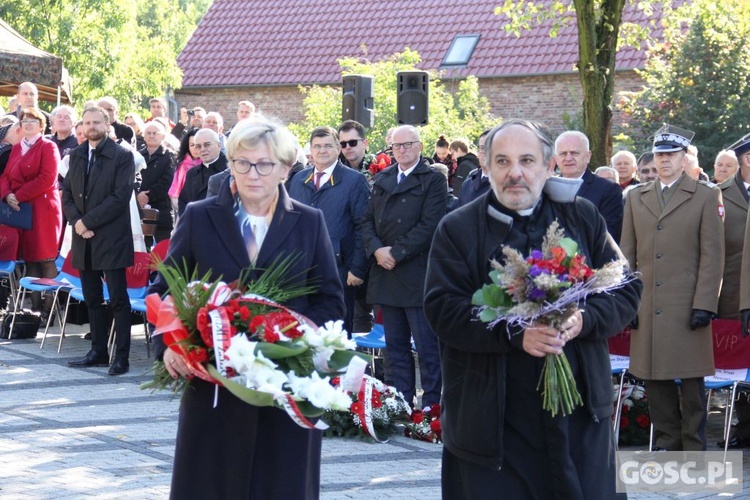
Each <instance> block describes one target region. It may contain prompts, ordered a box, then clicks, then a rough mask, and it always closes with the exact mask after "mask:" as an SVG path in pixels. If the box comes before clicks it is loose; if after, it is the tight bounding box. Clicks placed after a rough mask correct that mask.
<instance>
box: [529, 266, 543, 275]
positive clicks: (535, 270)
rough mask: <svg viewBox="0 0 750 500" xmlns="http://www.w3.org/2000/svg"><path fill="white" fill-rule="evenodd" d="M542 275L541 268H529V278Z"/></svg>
mask: <svg viewBox="0 0 750 500" xmlns="http://www.w3.org/2000/svg"><path fill="white" fill-rule="evenodd" d="M540 274H542V270H541V269H540V268H539V266H531V267H530V268H529V276H531V277H532V278H536V277H537V276H539V275H540Z"/></svg>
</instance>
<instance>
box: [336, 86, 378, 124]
mask: <svg viewBox="0 0 750 500" xmlns="http://www.w3.org/2000/svg"><path fill="white" fill-rule="evenodd" d="M373 80H374V78H373V77H371V76H364V75H346V76H345V77H344V80H343V84H342V91H343V94H342V97H341V120H342V121H346V120H355V121H358V122H359V123H361V124H362V126H363V127H365V128H370V127H372V126H373V124H374V122H373V114H372V110H373V108H374V105H375V97H374V94H373V88H374V87H373Z"/></svg>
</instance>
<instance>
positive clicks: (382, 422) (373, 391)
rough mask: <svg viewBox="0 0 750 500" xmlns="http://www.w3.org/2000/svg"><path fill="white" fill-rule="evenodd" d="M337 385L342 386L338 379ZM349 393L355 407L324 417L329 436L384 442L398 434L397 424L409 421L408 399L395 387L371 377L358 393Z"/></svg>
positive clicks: (364, 379)
mask: <svg viewBox="0 0 750 500" xmlns="http://www.w3.org/2000/svg"><path fill="white" fill-rule="evenodd" d="M333 384H334V385H335V386H338V385H340V379H339V378H338V377H337V378H334V379H333ZM348 394H349V397H350V398H351V399H350V402H351V405H350V406H349V408H348V409H347V410H346V411H341V410H333V409H332V410H328V411H326V412H325V413H324V414H323V417H322V419H323V421H325V423H326V424H328V429H326V431H325V433H324V434H325V435H326V436H340V437H365V436H369V437H371V438H372V439H374V440H375V441H377V442H379V443H384V442H386V441H387V439H385V440H383V439H382V438H383V437H385V436H388V435H390V434H393V433H394V432H396V423H397V422H398V421H401V420H403V421H407V420H408V416H409V414H410V413H411V408H409V405H408V404H407V403H406V400H405V399H404V396H403V395H402V394H401V393H400V392H398V391H397V390H396V388H395V387H393V386H390V385H386V384H384V383H383V382H381V381H380V380H378V379H376V378H374V377H371V376H369V375H365V376H364V378H363V379H362V385H361V386H360V388H359V389H358V390H356V391H349V392H348Z"/></svg>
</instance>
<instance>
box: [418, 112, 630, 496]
mask: <svg viewBox="0 0 750 500" xmlns="http://www.w3.org/2000/svg"><path fill="white" fill-rule="evenodd" d="M487 141H488V142H489V144H491V155H489V156H488V162H487V163H488V166H489V174H490V180H491V183H492V190H490V191H489V192H488V193H487V194H485V195H484V196H482V197H480V198H478V199H477V200H475V201H473V202H471V203H469V204H468V205H466V206H464V207H461V208H459V209H457V210H455V211H453V212H451V213H450V214H448V215H447V216H446V217H445V218H444V219H443V220H442V221H441V223H440V225H439V226H438V229H437V232H436V233H435V239H434V241H433V244H432V247H431V250H430V256H429V263H428V268H427V279H426V283H425V314H426V316H427V319H428V321H429V322H430V324H431V325H432V327H433V329H434V330H435V333H436V335H437V336H438V339H439V341H440V360H441V366H442V371H443V386H444V391H443V408H442V414H441V422H442V428H443V441H444V444H445V447H444V449H443V467H442V487H443V498H446V499H454V498H495V497H497V495H498V494H502V495H503V496H505V497H507V498H567V499H583V498H591V499H608V498H615V497H616V493H615V477H616V476H615V472H616V468H615V453H614V452H615V442H614V437H613V432H612V424H611V419H610V416H611V415H612V406H613V405H612V403H613V392H612V384H611V372H610V364H609V355H608V349H607V337H609V336H612V335H615V334H616V333H617V332H619V331H620V330H621V329H622V328H623V327H624V326H625V325H627V324H628V323H629V322H630V321H631V320H632V318H633V317H634V316H635V314H636V311H637V309H638V304H639V297H640V291H641V283H640V281H637V280H635V281H631V282H630V283H628V284H626V285H625V286H624V287H622V288H620V289H618V290H616V291H614V292H613V293H611V294H598V295H594V296H591V297H589V298H588V300H587V301H586V303H585V304H582V305H581V309H579V310H578V311H576V312H575V313H573V314H572V315H570V316H569V317H568V318H567V319H565V320H564V321H563V322H562V324H561V326H560V329H559V330H558V329H556V328H553V327H551V326H546V325H544V324H541V323H535V324H533V325H532V326H529V327H528V328H525V329H523V328H521V327H510V328H507V325H506V324H505V323H501V324H499V325H497V326H496V327H495V328H493V329H489V328H487V325H486V324H485V323H482V322H479V321H477V318H476V312H475V311H474V308H473V307H472V304H471V297H472V294H473V293H474V292H475V291H476V290H477V289H479V288H481V287H482V286H483V285H484V284H486V283H489V282H490V278H489V271H490V260H491V259H498V260H502V259H503V255H502V251H501V249H502V246H503V245H508V246H510V247H512V248H515V249H517V250H518V251H520V252H521V253H522V254H524V255H528V254H529V252H530V250H531V249H539V248H541V244H542V239H543V237H544V235H545V233H546V231H547V228H548V227H549V225H550V224H551V223H552V222H553V221H555V220H558V221H559V222H560V225H561V227H562V228H563V229H564V231H565V235H566V236H567V237H570V238H572V239H574V240H576V241H577V242H578V244H579V251H580V252H581V253H583V254H584V255H585V256H586V262H587V264H588V265H589V266H591V267H592V268H599V267H602V266H603V265H604V264H606V263H608V262H611V261H613V260H616V259H621V258H622V255H621V253H620V252H619V249H618V248H617V246H616V245H615V244H614V242H613V240H612V238H611V237H610V236H609V235H608V233H607V231H606V226H605V223H604V219H603V218H602V217H601V215H600V214H599V212H598V211H597V210H596V208H595V207H594V206H593V205H592V204H591V203H590V202H588V201H587V200H585V199H582V198H576V197H575V193H576V191H577V188H578V186H577V183H576V182H575V181H566V180H562V179H553V180H548V178H549V177H550V175H551V173H552V169H553V168H554V159H553V156H552V140H551V138H550V136H549V133H548V132H547V131H546V129H544V128H542V127H541V126H539V125H537V124H534V123H530V122H525V121H518V120H513V121H508V122H505V123H504V124H502V125H500V126H498V127H496V128H495V129H493V130H492V131H491V132H490V134H489V135H488V138H487ZM571 183H572V184H573V185H572V186H571V185H570V184H571ZM555 184H556V185H557V186H558V188H559V186H562V187H563V192H560V189H557V188H555V187H554V185H555ZM543 189H544V192H543ZM562 352H564V353H565V355H566V356H567V358H568V360H569V361H570V365H571V369H572V373H573V376H574V378H575V381H576V385H577V387H578V389H579V391H580V393H581V395H582V399H583V406H581V407H578V408H576V409H575V410H574V411H573V413H572V414H570V415H568V416H565V417H563V416H561V415H560V414H558V415H557V416H555V417H552V416H551V415H550V413H549V412H547V411H546V410H543V408H542V398H541V394H540V393H539V392H538V391H537V389H536V386H537V382H538V381H539V377H540V373H541V369H542V366H543V365H544V356H546V355H547V354H559V353H562Z"/></svg>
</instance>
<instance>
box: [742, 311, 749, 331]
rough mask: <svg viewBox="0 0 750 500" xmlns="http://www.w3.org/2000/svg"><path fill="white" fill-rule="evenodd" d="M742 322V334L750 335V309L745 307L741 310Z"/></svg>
mask: <svg viewBox="0 0 750 500" xmlns="http://www.w3.org/2000/svg"><path fill="white" fill-rule="evenodd" d="M740 317H741V319H740V322H741V323H742V336H743V337H747V336H748V335H750V328H748V326H750V325H749V324H750V309H743V310H742V311H740Z"/></svg>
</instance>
